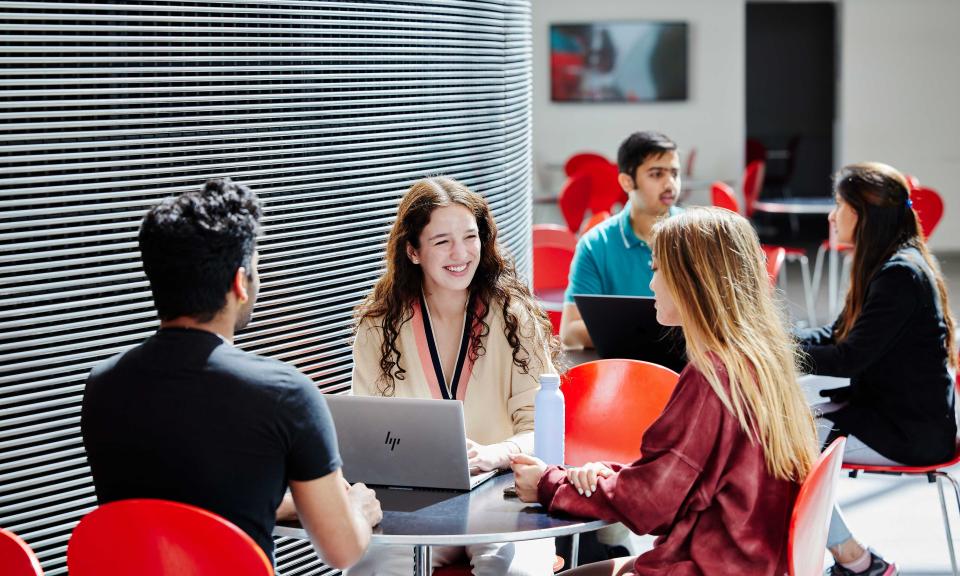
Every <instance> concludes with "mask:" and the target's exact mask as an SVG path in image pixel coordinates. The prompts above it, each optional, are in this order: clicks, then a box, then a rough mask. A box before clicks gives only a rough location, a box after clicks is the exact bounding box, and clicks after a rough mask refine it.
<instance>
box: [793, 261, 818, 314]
mask: <svg viewBox="0 0 960 576" xmlns="http://www.w3.org/2000/svg"><path fill="white" fill-rule="evenodd" d="M797 259H798V260H799V261H800V272H801V273H802V274H803V299H804V301H805V302H806V305H807V320H808V321H809V322H810V327H811V328H814V327H816V325H817V309H816V304H815V303H814V301H813V282H812V280H811V278H810V259H809V258H807V257H806V255H803V256H799V257H798V258H797Z"/></svg>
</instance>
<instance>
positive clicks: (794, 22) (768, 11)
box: [746, 2, 837, 240]
mask: <svg viewBox="0 0 960 576" xmlns="http://www.w3.org/2000/svg"><path fill="white" fill-rule="evenodd" d="M836 21H837V18H836V4H834V3H833V2H748V3H747V24H746V28H747V47H746V53H747V63H746V64H747V68H746V76H747V160H748V162H749V161H750V160H753V159H764V160H765V161H766V178H765V180H764V187H763V192H762V194H761V197H770V198H774V197H785V196H786V197H790V196H828V195H830V193H831V189H830V176H831V174H832V172H833V170H834V166H833V128H834V119H835V116H836V54H837V46H836ZM777 228H780V227H779V226H778V227H777ZM788 228H790V229H792V232H793V233H797V232H800V230H798V227H797V226H796V223H794V225H793V226H789V227H788ZM800 228H807V229H809V228H808V227H807V226H802V227H800ZM814 228H816V227H814ZM785 232H787V231H785ZM811 232H813V233H814V235H815V236H819V235H820V234H819V232H817V231H814V230H811ZM804 236H806V234H804ZM793 240H812V238H809V237H808V238H794V239H793Z"/></svg>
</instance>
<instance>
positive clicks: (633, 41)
mask: <svg viewBox="0 0 960 576" xmlns="http://www.w3.org/2000/svg"><path fill="white" fill-rule="evenodd" d="M550 98H551V100H553V101H554V102H649V101H656V100H686V99H687V23H686V22H594V23H589V24H551V25H550Z"/></svg>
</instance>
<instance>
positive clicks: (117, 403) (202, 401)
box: [81, 328, 341, 558]
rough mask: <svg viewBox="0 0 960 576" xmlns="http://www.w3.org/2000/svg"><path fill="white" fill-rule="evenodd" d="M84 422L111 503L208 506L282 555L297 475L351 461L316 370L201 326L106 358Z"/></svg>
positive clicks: (91, 384)
mask: <svg viewBox="0 0 960 576" xmlns="http://www.w3.org/2000/svg"><path fill="white" fill-rule="evenodd" d="M81 427H82V430H83V443H84V446H85V447H86V450H87V457H88V460H89V462H90V469H91V471H92V472H93V481H94V485H95V487H96V492H97V500H98V501H99V502H100V504H105V503H107V502H112V501H114V500H123V499H127V498H161V499H165V500H174V501H177V502H184V503H187V504H192V505H195V506H199V507H201V508H204V509H206V510H210V511H211V512H215V513H217V514H219V515H221V516H223V517H225V518H227V519H228V520H230V521H231V522H233V523H234V524H236V525H237V526H239V527H240V528H241V529H242V530H244V531H245V532H246V533H247V534H249V535H250V536H251V537H252V538H253V539H254V540H255V541H256V542H257V544H259V545H260V547H261V548H263V550H264V552H266V554H267V556H269V557H271V558H272V557H273V538H272V537H271V532H272V531H273V526H274V523H275V518H276V509H277V506H279V504H280V501H281V499H282V498H283V494H284V491H285V489H286V487H287V483H288V480H299V481H305V480H312V479H315V478H319V477H321V476H325V475H326V474H329V473H330V472H333V471H335V470H337V469H338V468H339V467H340V465H341V461H340V454H339V453H338V451H337V438H336V432H335V430H334V427H333V420H332V419H331V418H330V413H329V411H328V410H327V405H326V402H325V401H324V399H323V395H322V394H320V392H319V391H318V390H317V389H316V387H315V386H314V385H313V383H312V382H311V381H310V379H309V378H307V377H306V376H304V375H303V374H301V373H300V372H298V371H297V370H296V369H295V368H293V367H291V366H288V365H286V364H284V363H282V362H278V361H276V360H271V359H268V358H263V357H260V356H256V355H253V354H248V353H246V352H243V351H241V350H238V349H237V348H234V347H233V346H232V345H230V344H228V343H226V342H224V341H223V340H222V339H220V337H219V336H217V335H216V334H212V333H210V332H204V331H200V330H188V329H177V328H174V329H163V330H160V331H158V332H157V333H156V334H155V335H153V336H151V337H150V338H148V339H147V340H146V341H145V342H144V343H143V344H141V345H139V346H137V347H135V348H133V349H131V350H129V351H127V352H124V353H121V354H118V355H117V356H114V357H113V358H111V359H109V360H107V361H105V362H103V363H101V364H99V365H98V366H96V367H95V368H94V369H93V370H92V371H91V373H90V376H89V378H88V379H87V386H86V391H85V393H84V398H83V412H82V421H81Z"/></svg>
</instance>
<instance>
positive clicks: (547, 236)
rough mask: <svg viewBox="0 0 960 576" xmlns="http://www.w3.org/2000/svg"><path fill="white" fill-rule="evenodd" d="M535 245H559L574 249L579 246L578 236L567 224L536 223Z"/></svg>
mask: <svg viewBox="0 0 960 576" xmlns="http://www.w3.org/2000/svg"><path fill="white" fill-rule="evenodd" d="M533 245H534V246H558V247H561V248H569V249H570V250H574V249H576V247H577V237H576V236H575V235H574V234H573V232H571V231H570V230H569V229H568V228H567V227H566V226H560V225H559V224H534V225H533Z"/></svg>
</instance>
